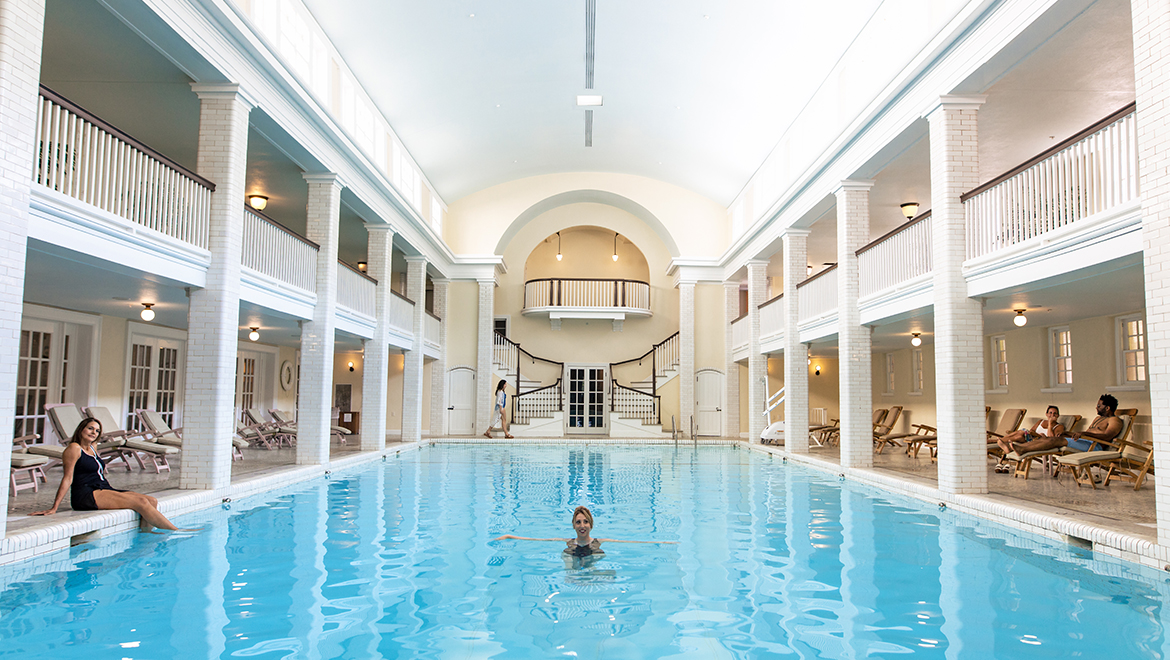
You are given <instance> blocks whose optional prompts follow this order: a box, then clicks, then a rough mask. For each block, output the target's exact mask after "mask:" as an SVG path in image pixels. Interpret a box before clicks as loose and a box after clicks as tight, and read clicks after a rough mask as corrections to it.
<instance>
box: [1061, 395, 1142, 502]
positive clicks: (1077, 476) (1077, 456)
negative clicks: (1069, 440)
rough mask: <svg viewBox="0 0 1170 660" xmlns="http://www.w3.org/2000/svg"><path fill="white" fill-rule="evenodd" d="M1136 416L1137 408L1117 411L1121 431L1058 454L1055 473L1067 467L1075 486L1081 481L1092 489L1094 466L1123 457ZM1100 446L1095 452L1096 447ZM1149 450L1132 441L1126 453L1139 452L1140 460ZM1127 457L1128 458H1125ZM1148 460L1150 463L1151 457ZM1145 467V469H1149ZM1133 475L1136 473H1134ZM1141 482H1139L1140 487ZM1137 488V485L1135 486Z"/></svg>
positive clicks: (1136, 454) (1130, 454)
mask: <svg viewBox="0 0 1170 660" xmlns="http://www.w3.org/2000/svg"><path fill="white" fill-rule="evenodd" d="M1136 416H1137V408H1125V409H1122V410H1118V411H1117V417H1118V418H1120V419H1121V432H1119V433H1118V434H1117V436H1116V437H1114V438H1113V439H1112V440H1093V443H1092V444H1091V445H1090V446H1089V451H1074V452H1072V453H1068V454H1064V455H1062V456H1058V457H1057V459H1056V469H1057V472H1056V476H1058V477H1059V476H1060V473H1061V472H1063V471H1065V470H1067V471H1068V472H1071V473H1072V475H1073V479H1074V480H1076V482H1077V487H1080V485H1081V484H1088V485H1089V486H1092V487H1093V489H1094V490H1095V489H1096V488H1097V482H1096V481H1094V480H1093V472H1092V468H1093V466H1102V467H1104V466H1106V465H1109V466H1112V464H1113V463H1115V462H1118V461H1120V460H1121V459H1123V458H1126V451H1125V449H1126V445H1127V444H1128V443H1129V435H1130V432H1131V431H1132V430H1133V418H1134V417H1136ZM1098 447H1101V448H1103V450H1102V451H1098V450H1097V448H1098ZM1146 451H1148V450H1147V449H1146V448H1145V445H1142V444H1140V443H1134V447H1133V448H1131V449H1130V452H1129V456H1130V457H1132V458H1137V456H1138V455H1139V454H1141V459H1142V461H1143V462H1145V460H1146V456H1145V452H1146ZM1127 460H1128V459H1127ZM1150 460H1151V465H1152V464H1153V463H1152V460H1153V459H1150ZM1148 471H1149V470H1148V468H1147V470H1146V472H1148ZM1135 477H1136V475H1135ZM1142 479H1143V480H1144V479H1145V473H1144V472H1143V473H1142ZM1140 486H1141V484H1140V483H1139V484H1138V487H1140ZM1135 490H1136V488H1135Z"/></svg>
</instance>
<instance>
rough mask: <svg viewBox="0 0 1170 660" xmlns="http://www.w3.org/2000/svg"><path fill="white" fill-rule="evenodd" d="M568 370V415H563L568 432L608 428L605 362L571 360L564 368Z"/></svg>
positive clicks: (587, 431) (589, 431)
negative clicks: (572, 362)
mask: <svg viewBox="0 0 1170 660" xmlns="http://www.w3.org/2000/svg"><path fill="white" fill-rule="evenodd" d="M565 371H566V373H567V374H568V376H569V377H568V387H567V390H568V392H567V393H568V397H569V401H568V403H569V406H568V415H566V418H565V424H566V431H567V432H568V433H569V434H573V435H576V434H582V433H596V434H605V433H608V432H609V417H608V416H607V415H606V405H605V399H606V389H605V385H606V382H607V380H608V379H607V378H606V375H607V372H608V371H609V369H608V367H606V366H604V365H590V364H571V365H568V367H567V368H566V369H565Z"/></svg>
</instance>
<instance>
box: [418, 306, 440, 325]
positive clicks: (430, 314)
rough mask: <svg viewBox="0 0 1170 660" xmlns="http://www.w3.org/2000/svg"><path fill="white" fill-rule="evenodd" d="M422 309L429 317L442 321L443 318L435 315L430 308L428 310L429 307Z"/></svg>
mask: <svg viewBox="0 0 1170 660" xmlns="http://www.w3.org/2000/svg"><path fill="white" fill-rule="evenodd" d="M423 311H424V312H426V313H427V316H429V317H431V318H433V319H435V320H436V321H438V322H439V323H442V322H443V319H441V318H439V317H438V316H437V315H436V314H435V313H434V312H432V311H431V310H429V309H424V310H423Z"/></svg>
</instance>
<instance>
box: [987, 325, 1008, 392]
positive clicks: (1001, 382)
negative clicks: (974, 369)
mask: <svg viewBox="0 0 1170 660" xmlns="http://www.w3.org/2000/svg"><path fill="white" fill-rule="evenodd" d="M991 379H992V382H993V383H994V384H995V389H997V390H1003V389H1007V386H1008V364H1007V337H1005V336H1004V335H995V336H994V337H992V338H991Z"/></svg>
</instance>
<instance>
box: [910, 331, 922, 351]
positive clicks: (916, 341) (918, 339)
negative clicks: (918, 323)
mask: <svg viewBox="0 0 1170 660" xmlns="http://www.w3.org/2000/svg"><path fill="white" fill-rule="evenodd" d="M911 334H913V335H914V336H913V337H911V338H910V345H911V346H913V347H914V348H918V347H919V346H921V345H922V333H921V332H914V333H911Z"/></svg>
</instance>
